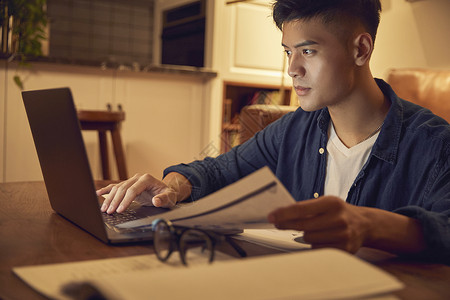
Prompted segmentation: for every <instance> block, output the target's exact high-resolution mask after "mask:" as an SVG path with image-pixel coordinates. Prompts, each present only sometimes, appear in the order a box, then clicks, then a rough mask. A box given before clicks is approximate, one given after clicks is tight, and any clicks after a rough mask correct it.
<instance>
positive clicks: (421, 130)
mask: <svg viewBox="0 0 450 300" xmlns="http://www.w3.org/2000/svg"><path fill="white" fill-rule="evenodd" d="M400 101H401V102H402V104H403V107H404V114H403V125H404V128H405V130H406V132H407V133H411V134H414V135H419V136H420V138H422V139H427V140H433V139H438V140H441V141H444V142H445V143H447V144H450V125H449V123H448V122H447V121H446V120H444V119H443V118H441V117H439V116H438V115H436V114H434V113H433V112H432V111H431V110H429V109H427V108H424V107H422V106H419V105H417V104H415V103H412V102H410V101H407V100H403V99H400Z"/></svg>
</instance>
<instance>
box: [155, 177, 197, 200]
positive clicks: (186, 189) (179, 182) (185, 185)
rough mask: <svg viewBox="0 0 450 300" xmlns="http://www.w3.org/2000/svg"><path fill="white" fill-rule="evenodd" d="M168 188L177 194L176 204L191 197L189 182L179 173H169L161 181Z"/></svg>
mask: <svg viewBox="0 0 450 300" xmlns="http://www.w3.org/2000/svg"><path fill="white" fill-rule="evenodd" d="M162 181H163V182H164V183H165V184H166V185H167V186H168V187H169V188H171V189H173V190H174V191H175V192H176V193H177V202H181V201H183V200H186V199H187V198H189V196H190V195H191V191H192V185H191V183H190V181H189V180H188V179H187V178H186V177H184V176H183V175H181V174H180V173H176V172H171V173H169V174H167V175H166V177H164V179H163V180H162Z"/></svg>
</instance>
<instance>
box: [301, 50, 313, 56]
mask: <svg viewBox="0 0 450 300" xmlns="http://www.w3.org/2000/svg"><path fill="white" fill-rule="evenodd" d="M314 53H316V51H315V50H312V49H303V54H304V55H311V54H314Z"/></svg>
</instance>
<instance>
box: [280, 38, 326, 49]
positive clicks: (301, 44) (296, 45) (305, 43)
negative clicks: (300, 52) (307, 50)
mask: <svg viewBox="0 0 450 300" xmlns="http://www.w3.org/2000/svg"><path fill="white" fill-rule="evenodd" d="M317 44H318V43H317V42H314V41H311V40H306V41H303V42H301V43H298V44H295V45H294V48H300V47H304V46H311V45H317ZM281 45H282V46H283V47H287V46H286V45H285V44H283V43H281Z"/></svg>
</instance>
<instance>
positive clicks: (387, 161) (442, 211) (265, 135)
mask: <svg viewBox="0 0 450 300" xmlns="http://www.w3.org/2000/svg"><path fill="white" fill-rule="evenodd" d="M376 81H377V84H378V86H379V87H380V89H381V90H382V91H383V93H384V94H385V96H386V97H387V99H389V100H390V101H391V107H390V109H389V112H388V114H387V116H386V119H385V121H384V125H383V127H382V129H381V132H380V134H379V136H378V139H377V140H376V142H375V144H374V146H373V148H372V151H371V154H370V156H369V158H368V160H367V161H366V163H365V164H364V166H363V168H362V170H361V171H360V172H359V174H358V176H357V177H356V179H355V181H354V183H353V185H352V187H351V188H350V190H349V192H348V195H347V199H346V201H347V202H348V203H351V204H353V205H358V206H368V207H376V208H379V209H383V210H387V211H392V212H395V213H399V214H403V215H406V216H409V217H412V218H416V219H418V220H420V222H421V224H422V226H423V230H424V234H425V239H426V242H427V244H428V250H427V251H426V253H422V255H423V256H425V257H432V258H435V259H436V258H437V259H439V260H444V261H446V262H447V263H448V262H450V224H449V223H450V221H449V220H450V219H449V215H450V126H449V124H448V123H447V122H446V121H445V120H443V119H442V118H440V117H438V116H436V115H434V114H432V113H431V112H430V111H429V110H427V109H425V108H423V107H420V106H418V105H415V104H413V103H411V102H408V101H405V100H403V99H400V98H399V97H398V96H397V95H396V94H395V93H394V91H393V90H392V89H391V87H390V86H389V85H388V84H387V83H385V82H384V81H382V80H379V79H376ZM329 122H330V115H329V112H328V109H327V108H323V109H321V110H318V111H314V112H305V111H303V110H302V109H301V108H299V109H297V110H296V111H295V112H293V113H289V114H287V115H285V116H284V117H282V118H280V119H279V120H277V121H275V122H274V123H272V124H270V125H269V126H267V127H266V128H265V129H263V130H262V131H260V132H258V133H257V134H256V135H255V136H254V137H253V138H251V139H250V140H248V141H247V142H246V143H244V144H242V145H239V146H236V147H234V148H233V149H232V150H230V151H229V152H227V153H225V154H222V155H220V156H218V157H216V158H211V157H208V158H206V159H204V160H201V161H194V162H192V163H190V164H181V165H177V166H172V167H169V168H167V169H166V170H165V171H164V174H165V175H166V174H168V173H169V172H178V173H181V174H183V175H184V176H186V177H187V178H188V179H189V181H190V182H191V184H192V187H193V188H192V194H191V198H192V199H193V200H195V199H198V198H201V197H203V196H205V195H207V194H209V193H211V192H214V191H216V190H218V189H220V188H222V187H224V186H226V185H228V184H230V183H232V182H234V181H236V180H239V179H240V178H242V177H244V176H246V175H248V174H250V173H252V172H253V171H255V170H257V169H259V168H261V167H263V166H268V167H269V168H270V169H271V170H272V171H273V172H274V174H275V175H276V176H277V177H278V179H279V180H280V181H281V182H282V183H283V184H284V186H285V187H286V188H287V190H288V191H289V192H290V193H291V194H292V196H293V197H294V199H295V200H296V201H302V200H305V199H311V198H317V197H319V196H320V195H323V191H324V183H325V176H326V166H327V157H326V146H327V142H328V134H327V132H328V127H329Z"/></svg>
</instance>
